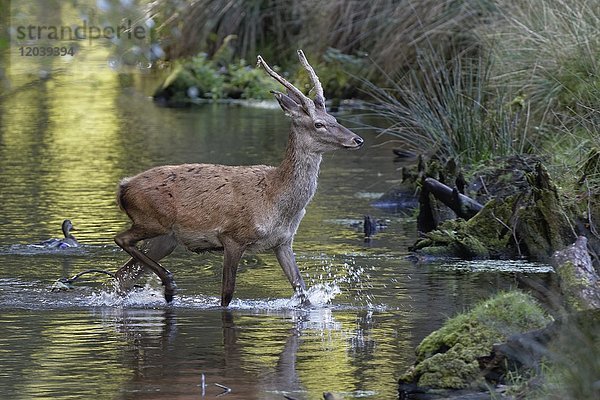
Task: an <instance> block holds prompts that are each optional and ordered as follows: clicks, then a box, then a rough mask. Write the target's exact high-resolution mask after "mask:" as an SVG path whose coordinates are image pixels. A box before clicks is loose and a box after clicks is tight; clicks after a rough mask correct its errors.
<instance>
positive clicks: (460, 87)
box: [367, 50, 531, 165]
mask: <svg viewBox="0 0 600 400" xmlns="http://www.w3.org/2000/svg"><path fill="white" fill-rule="evenodd" d="M446 57H447V56H446V55H442V54H440V53H438V52H435V51H433V50H429V51H427V52H424V53H423V54H421V55H420V56H419V57H418V58H417V68H414V69H412V70H410V71H409V72H408V73H406V74H405V75H403V76H401V77H399V78H394V77H391V76H388V84H389V86H388V87H387V88H382V87H380V86H377V85H374V84H372V83H367V91H368V93H369V94H370V95H371V97H372V98H373V99H374V101H373V102H370V103H368V107H367V109H369V110H371V111H372V112H373V113H374V114H375V115H376V116H378V117H379V118H383V119H385V120H386V122H387V123H386V124H385V127H384V128H379V131H380V132H381V133H385V134H389V135H392V136H394V137H395V138H397V139H398V140H399V141H400V142H401V144H402V146H403V147H404V148H406V149H408V150H410V151H412V152H415V153H417V154H424V155H428V156H430V157H436V158H440V159H442V160H448V159H450V158H453V159H455V160H456V161H458V162H460V163H462V164H463V165H464V164H472V163H478V162H481V161H485V160H488V159H491V158H493V157H496V156H508V155H512V154H515V153H524V152H526V151H528V150H530V148H531V143H530V141H529V137H528V136H527V135H526V134H525V132H527V123H528V118H527V117H528V112H529V110H528V109H527V108H526V107H525V105H524V104H521V103H520V102H510V99H506V98H505V96H503V94H502V93H501V92H499V91H498V90H497V89H496V88H494V87H492V85H491V84H490V79H491V77H490V71H491V64H490V58H489V57H488V56H487V55H486V54H480V55H478V56H476V57H474V58H471V57H465V56H463V55H460V54H457V55H456V56H455V57H453V58H452V59H451V60H447V59H446Z"/></svg>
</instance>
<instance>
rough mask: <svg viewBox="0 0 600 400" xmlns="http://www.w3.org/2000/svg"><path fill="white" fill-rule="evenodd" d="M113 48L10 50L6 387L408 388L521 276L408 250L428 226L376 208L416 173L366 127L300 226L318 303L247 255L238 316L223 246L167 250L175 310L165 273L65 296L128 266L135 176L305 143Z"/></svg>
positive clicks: (1, 228)
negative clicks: (198, 100)
mask: <svg viewBox="0 0 600 400" xmlns="http://www.w3.org/2000/svg"><path fill="white" fill-rule="evenodd" d="M62 4H66V3H62ZM65 7H67V6H65ZM63 11H64V12H67V11H69V10H67V11H65V10H63ZM72 11H73V10H70V12H72ZM84 50H85V49H84ZM104 50H105V49H104V48H102V47H94V46H90V48H89V49H87V53H86V51H82V52H81V54H80V57H79V58H78V57H74V59H73V60H71V61H68V62H67V61H65V60H62V59H59V58H54V59H51V60H43V61H42V60H38V61H36V60H29V59H28V60H25V59H20V58H18V57H15V56H14V55H13V56H9V55H7V54H4V55H2V56H1V57H2V66H3V69H4V73H5V78H6V79H5V80H4V82H9V87H8V88H6V87H5V91H4V94H3V95H2V97H0V366H1V367H0V393H1V396H0V397H2V398H7V399H8V398H10V399H32V398H37V399H43V398H48V399H50V398H52V399H58V398H60V399H90V398H98V399H158V398H161V399H198V398H202V396H203V390H204V396H205V397H206V398H214V397H215V396H216V395H217V394H219V393H221V391H222V389H220V388H219V387H218V386H216V385H215V384H221V385H225V386H227V387H230V388H231V389H232V391H231V393H229V394H226V395H225V396H223V398H226V399H282V398H283V395H284V394H287V395H290V396H292V397H295V398H297V399H317V398H320V397H321V394H322V392H323V391H332V392H335V393H338V394H342V395H344V396H346V398H373V399H391V398H395V397H396V385H395V383H396V381H397V378H398V376H399V375H400V374H401V373H402V372H403V371H404V370H405V369H406V368H407V367H408V366H410V365H411V363H412V362H413V361H414V355H413V354H414V347H415V346H416V345H417V344H418V342H419V341H420V340H421V339H422V338H423V337H424V336H425V335H427V334H428V333H429V332H431V331H432V330H434V329H436V328H437V327H439V326H440V325H441V323H442V322H443V321H444V319H445V318H446V317H448V316H451V315H453V314H455V313H456V312H459V311H462V310H464V309H465V308H467V307H469V306H470V305H472V304H473V303H474V302H476V301H477V300H479V299H482V298H487V297H488V296H489V295H491V294H492V293H494V292H496V291H498V290H502V289H507V288H510V287H513V286H515V285H516V283H515V280H514V278H513V276H512V274H511V273H507V272H502V273H490V272H480V270H479V269H477V268H476V267H475V266H474V265H471V264H464V263H463V264H456V265H453V264H452V263H450V264H448V265H445V266H444V265H430V266H423V265H414V264H412V263H411V262H409V261H407V260H406V259H405V256H406V254H407V253H406V249H407V247H408V246H409V245H410V244H411V243H412V242H413V240H414V238H415V222H414V220H413V219H411V218H407V217H406V216H399V215H394V214H386V213H384V212H382V211H379V210H376V209H374V208H372V207H371V206H370V205H369V203H370V201H372V197H373V196H374V194H376V193H381V192H384V191H385V190H387V189H388V188H389V187H391V186H392V185H393V184H394V183H395V182H397V180H398V179H399V172H398V171H397V170H396V168H397V166H396V165H394V164H393V163H392V161H391V145H381V143H382V142H383V141H384V139H383V138H377V137H375V136H374V135H372V134H371V133H369V132H361V135H363V137H364V138H365V140H366V146H365V147H364V148H363V149H362V150H361V151H359V152H338V153H333V154H328V155H326V156H325V158H324V161H323V164H322V170H321V176H320V180H319V189H318V192H317V195H316V196H315V198H314V201H313V202H312V203H311V205H310V206H309V208H308V212H307V215H306V217H305V218H304V220H303V222H302V224H301V226H300V229H299V232H298V234H297V236H296V240H295V250H296V253H297V258H298V262H299V264H300V265H301V269H302V273H303V275H304V277H305V280H306V281H307V283H308V284H309V285H310V286H311V292H310V293H311V294H310V296H311V299H312V300H313V303H315V305H316V306H315V308H312V309H301V308H298V307H296V302H295V300H294V299H292V298H291V289H290V288H289V284H288V283H287V281H286V280H285V278H284V276H283V273H282V272H281V270H280V268H279V266H278V265H277V262H276V260H275V257H274V256H273V255H271V254H259V255H255V256H252V255H249V256H247V257H246V258H245V259H244V260H243V265H242V266H241V268H240V271H239V274H238V285H237V291H236V294H235V296H236V297H235V300H234V302H233V303H232V306H231V307H230V308H229V309H226V310H225V309H222V308H220V307H218V295H219V290H220V274H221V268H220V265H221V256H220V255H218V254H208V255H202V256H198V255H195V254H191V253H187V252H185V251H184V250H178V251H176V252H175V253H174V254H173V255H172V256H170V257H168V258H167V259H165V260H164V265H165V266H166V267H168V268H169V269H170V270H171V271H173V272H174V273H175V277H176V281H177V283H178V286H179V289H180V290H179V292H178V295H177V297H176V299H175V301H174V304H173V305H171V306H167V305H165V304H164V302H163V300H162V295H161V293H160V285H159V284H158V282H157V281H156V280H154V279H149V280H148V281H147V282H146V281H144V282H142V283H144V284H146V286H145V288H144V289H142V290H139V291H137V292H135V293H133V294H131V295H130V296H128V297H126V298H120V297H118V296H116V295H115V294H114V291H113V289H112V286H111V285H110V282H109V281H107V280H105V279H104V278H102V277H97V278H94V277H92V278H90V279H88V280H85V281H83V282H82V283H80V284H78V285H76V287H75V289H74V290H72V291H69V292H52V291H51V290H50V289H51V287H52V284H53V283H54V281H55V280H56V279H57V278H59V277H63V276H70V275H73V274H75V273H76V272H79V271H82V270H85V269H89V268H102V269H108V270H111V271H114V270H116V269H117V268H118V267H119V266H120V264H122V263H123V262H125V261H126V260H127V257H126V255H125V254H124V253H123V252H122V251H121V250H120V249H119V248H117V246H116V245H114V243H113V239H112V238H113V237H114V235H115V234H116V233H117V232H119V231H121V230H123V229H125V228H126V227H127V225H128V220H127V218H126V216H125V215H124V214H122V213H121V212H120V211H119V210H118V208H117V207H116V205H115V200H114V191H115V187H116V184H117V182H118V181H119V180H120V179H121V178H122V177H124V176H128V175H131V174H135V173H137V172H140V171H142V170H144V169H146V168H149V167H151V166H155V165H159V164H167V163H184V162H209V163H225V164H277V163H278V162H279V161H280V159H281V156H282V155H283V150H284V147H285V143H286V140H287V132H288V120H287V119H286V118H285V117H284V116H283V114H282V113H281V112H280V111H279V109H275V108H273V109H265V108H245V107H236V106H224V105H206V106H202V107H197V108H190V109H165V108H159V107H157V106H155V105H154V104H153V103H152V101H151V100H150V99H149V97H148V94H149V93H151V90H152V89H153V88H154V87H155V85H156V84H157V81H156V79H155V78H154V77H153V76H151V75H149V74H146V73H142V72H140V71H137V70H132V71H126V70H120V71H119V72H116V71H114V70H112V69H111V68H109V66H108V64H107V61H106V60H107V54H106V53H105V51H104ZM36 62H39V63H40V64H36ZM42 64H43V65H42ZM32 67H34V69H33V70H34V71H35V70H36V69H35V68H38V69H37V70H38V71H39V70H41V69H42V68H43V69H44V70H45V71H49V72H50V75H49V77H46V76H45V75H44V79H39V77H38V76H35V75H32V74H31V70H32V69H31V68H32ZM339 117H340V118H343V117H344V116H343V115H341V116H339ZM365 214H372V215H375V216H378V217H381V218H388V219H389V220H390V226H389V228H388V229H386V230H385V231H384V232H382V233H380V234H378V236H377V237H376V239H375V240H374V242H373V243H371V244H370V245H365V244H364V243H363V241H362V236H361V233H360V232H359V230H357V229H356V228H353V227H351V226H350V225H349V223H348V221H351V220H361V219H362V216H363V215H365ZM65 218H70V219H72V221H73V223H74V225H75V227H76V228H77V231H76V232H75V233H76V236H77V238H78V239H79V240H80V242H81V243H82V244H83V246H82V247H81V248H78V249H70V250H64V251H53V250H44V249H39V248H33V247H31V246H29V244H31V243H35V242H37V241H40V240H43V239H46V238H49V237H56V236H58V235H59V233H60V223H61V222H62V220H63V219H65ZM484 270H485V268H484ZM542 270H543V268H542ZM537 271H539V270H536V269H535V268H534V269H533V270H532V273H535V272H537ZM203 377H204V378H203ZM203 379H204V382H205V384H206V386H205V387H204V389H203V387H202V380H203Z"/></svg>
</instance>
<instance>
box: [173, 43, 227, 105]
mask: <svg viewBox="0 0 600 400" xmlns="http://www.w3.org/2000/svg"><path fill="white" fill-rule="evenodd" d="M183 68H184V69H188V70H190V71H192V73H193V75H194V77H195V85H196V86H197V87H198V88H200V89H201V90H202V94H201V96H202V97H205V98H212V99H219V98H221V97H223V85H224V83H225V77H224V76H223V75H222V74H220V73H219V71H217V70H216V68H215V67H214V65H213V64H212V63H211V62H210V60H208V58H207V55H206V54H205V53H201V54H198V55H197V56H195V57H193V58H192V60H191V61H190V62H189V63H185V64H184V67H183Z"/></svg>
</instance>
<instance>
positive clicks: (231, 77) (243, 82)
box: [225, 60, 282, 99]
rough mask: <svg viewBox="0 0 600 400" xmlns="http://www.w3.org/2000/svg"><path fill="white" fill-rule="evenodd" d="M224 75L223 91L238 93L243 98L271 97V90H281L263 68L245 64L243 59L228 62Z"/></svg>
mask: <svg viewBox="0 0 600 400" xmlns="http://www.w3.org/2000/svg"><path fill="white" fill-rule="evenodd" d="M226 76H227V83H226V84H225V92H226V93H230V94H235V95H236V96H237V95H238V94H239V96H240V97H241V98H243V99H271V98H273V95H272V94H271V93H270V91H271V90H282V89H281V86H280V85H278V84H277V82H275V81H274V80H273V79H271V78H270V77H269V76H267V74H265V72H264V71H263V70H261V69H258V68H254V67H252V66H250V65H248V64H246V61H245V60H239V62H237V63H232V64H229V65H228V66H227V74H226ZM229 97H232V96H231V95H230V96H229Z"/></svg>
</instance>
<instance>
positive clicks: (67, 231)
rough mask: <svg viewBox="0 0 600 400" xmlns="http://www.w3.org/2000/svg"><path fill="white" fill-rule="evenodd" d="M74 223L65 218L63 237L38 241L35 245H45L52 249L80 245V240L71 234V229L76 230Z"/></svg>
mask: <svg viewBox="0 0 600 400" xmlns="http://www.w3.org/2000/svg"><path fill="white" fill-rule="evenodd" d="M74 230H75V228H74V227H73V223H72V222H71V220H70V219H65V220H64V221H63V223H62V231H63V234H64V235H65V237H64V238H61V239H56V238H54V239H48V240H44V241H43V242H40V243H36V244H35V246H43V247H48V248H51V249H67V248H69V247H79V242H77V239H75V236H73V235H72V234H71V231H74Z"/></svg>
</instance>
